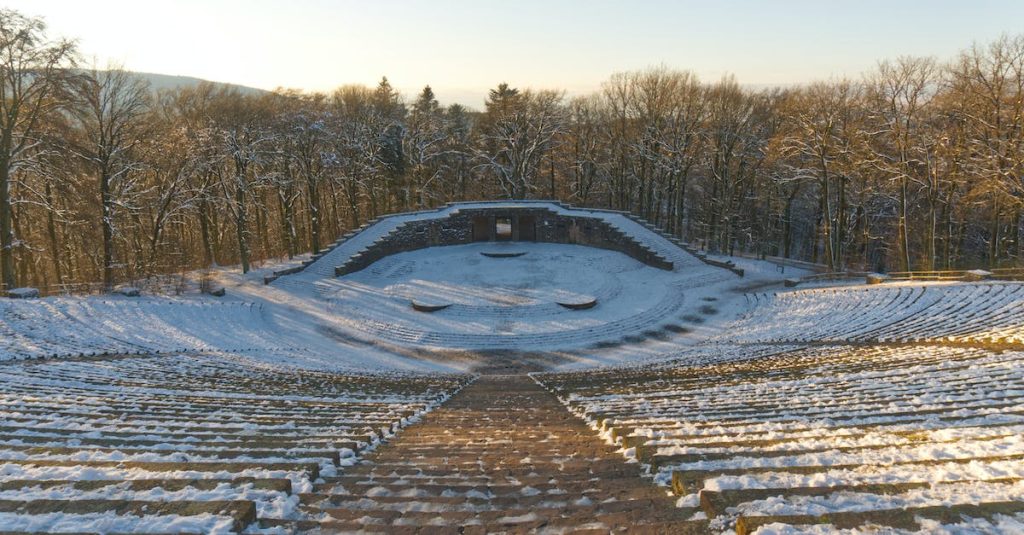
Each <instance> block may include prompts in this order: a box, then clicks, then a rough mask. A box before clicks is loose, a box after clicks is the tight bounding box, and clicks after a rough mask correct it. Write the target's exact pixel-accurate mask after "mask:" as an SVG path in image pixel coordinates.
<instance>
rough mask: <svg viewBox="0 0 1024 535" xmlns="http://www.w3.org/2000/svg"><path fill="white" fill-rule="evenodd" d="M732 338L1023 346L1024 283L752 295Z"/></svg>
mask: <svg viewBox="0 0 1024 535" xmlns="http://www.w3.org/2000/svg"><path fill="white" fill-rule="evenodd" d="M747 299H748V302H751V303H752V304H753V305H754V307H753V308H752V309H751V310H750V311H749V312H748V313H747V314H746V315H745V316H744V317H743V318H741V319H740V320H738V321H737V322H736V323H734V324H733V325H732V326H730V328H729V329H728V333H729V334H727V335H723V337H722V339H723V340H728V341H731V342H742V343H751V342H844V341H853V342H936V343H962V344H988V345H1005V346H1020V345H1024V284H1022V283H1018V282H985V283H954V284H926V285H894V286H860V287H839V288H818V289H809V290H796V291H788V292H779V293H774V294H749V295H748V296H747Z"/></svg>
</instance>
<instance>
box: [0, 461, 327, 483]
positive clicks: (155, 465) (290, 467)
mask: <svg viewBox="0 0 1024 535" xmlns="http://www.w3.org/2000/svg"><path fill="white" fill-rule="evenodd" d="M2 463H3V464H17V465H20V466H70V467H90V466H91V467H97V468H125V469H132V468H137V469H139V470H145V471H147V472H178V471H184V470H187V471H192V472H229V473H235V472H241V471H243V470H281V471H287V472H304V473H306V474H308V475H309V478H310V479H316V478H317V477H318V476H319V475H320V465H319V464H317V463H308V462H307V463H303V462H295V463H281V462H270V463H260V462H255V461H250V462H209V463H205V462H181V463H174V462H143V461H50V460H23V459H16V460H15V459H11V460H4V461H2Z"/></svg>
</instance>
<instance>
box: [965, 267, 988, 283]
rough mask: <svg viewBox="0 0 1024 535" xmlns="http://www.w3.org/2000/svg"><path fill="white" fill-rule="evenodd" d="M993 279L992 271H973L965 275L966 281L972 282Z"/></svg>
mask: <svg viewBox="0 0 1024 535" xmlns="http://www.w3.org/2000/svg"><path fill="white" fill-rule="evenodd" d="M991 278H992V272H991V271H985V270H984V269H972V270H970V271H968V272H966V273H964V280H965V281H970V282H977V281H985V280H990V279H991Z"/></svg>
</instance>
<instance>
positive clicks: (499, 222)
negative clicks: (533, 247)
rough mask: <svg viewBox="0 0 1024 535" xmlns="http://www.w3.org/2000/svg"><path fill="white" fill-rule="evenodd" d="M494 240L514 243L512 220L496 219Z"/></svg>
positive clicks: (507, 218) (506, 218)
mask: <svg viewBox="0 0 1024 535" xmlns="http://www.w3.org/2000/svg"><path fill="white" fill-rule="evenodd" d="M494 239H495V240H497V241H512V218H509V217H498V218H495V219H494Z"/></svg>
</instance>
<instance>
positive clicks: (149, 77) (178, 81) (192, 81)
mask: <svg viewBox="0 0 1024 535" xmlns="http://www.w3.org/2000/svg"><path fill="white" fill-rule="evenodd" d="M135 75H136V76H139V77H141V78H143V79H145V80H146V81H147V82H149V85H150V86H151V87H152V88H153V91H160V90H163V89H176V88H179V87H193V86H197V85H199V84H201V83H203V82H208V81H209V80H203V79H202V78H194V77H192V76H173V75H170V74H156V73H152V72H137V73H135ZM213 83H215V84H217V85H223V86H226V87H232V88H234V89H237V90H238V91H239V92H241V93H244V94H252V95H258V94H262V93H266V91H264V90H263V89H257V88H255V87H248V86H244V85H237V84H226V83H221V82H213Z"/></svg>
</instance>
